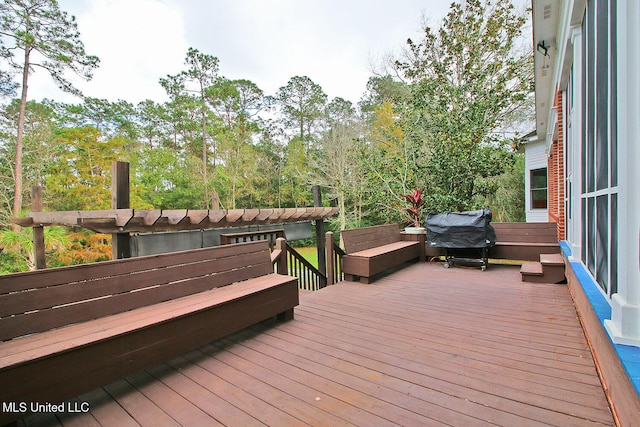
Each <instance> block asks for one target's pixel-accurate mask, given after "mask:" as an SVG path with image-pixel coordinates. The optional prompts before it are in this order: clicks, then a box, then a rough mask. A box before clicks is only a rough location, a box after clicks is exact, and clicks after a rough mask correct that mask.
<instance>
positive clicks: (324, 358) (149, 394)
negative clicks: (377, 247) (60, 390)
mask: <svg viewBox="0 0 640 427" xmlns="http://www.w3.org/2000/svg"><path fill="white" fill-rule="evenodd" d="M87 399H89V401H90V402H91V413H90V414H77V415H69V416H64V417H60V420H59V421H60V424H62V425H65V426H67V425H73V424H74V423H77V424H76V425H78V424H84V421H87V422H91V423H96V425H114V424H113V423H114V420H115V422H117V424H118V425H137V424H140V425H143V426H151V425H153V426H156V425H179V424H183V425H217V424H218V423H219V424H223V425H240V424H241V425H376V426H378V425H470V426H472V425H504V426H511V425H518V426H528V425H532V426H534V425H556V426H590V425H593V426H603V425H614V423H613V419H612V416H611V413H610V411H609V408H608V405H607V402H606V400H605V397H604V392H603V390H602V386H601V385H600V382H599V380H598V377H597V374H596V371H595V367H594V363H593V359H592V357H591V355H590V353H589V350H588V347H587V344H586V340H585V338H584V335H583V334H582V329H581V327H580V324H579V321H578V320H577V318H576V313H575V309H574V308H573V304H572V302H571V299H570V297H569V295H568V291H567V289H566V286H564V285H541V284H530V283H523V282H521V281H520V278H519V275H518V269H517V268H515V267H505V266H490V267H489V269H488V270H487V271H486V272H481V271H480V270H478V269H466V268H452V269H444V268H442V266H441V265H438V264H428V263H423V264H412V265H409V266H408V267H406V268H403V269H401V270H399V271H395V272H393V273H392V274H390V275H387V276H384V277H381V278H379V279H378V280H377V281H375V282H374V284H372V285H362V284H359V283H346V282H343V283H341V284H338V285H335V286H332V287H329V288H327V289H324V290H321V291H319V292H315V293H310V294H304V296H303V297H302V298H301V304H300V306H298V307H297V308H296V312H295V319H294V320H293V321H291V322H285V323H275V322H270V321H268V322H263V323H261V324H259V325H256V326H254V327H252V328H249V329H246V330H244V331H242V332H240V333H237V334H234V335H231V336H229V337H227V338H226V339H223V340H219V341H216V342H214V343H212V344H210V345H208V346H205V347H203V348H201V349H200V350H198V351H196V352H191V353H188V354H185V355H183V356H182V357H179V358H176V359H173V360H172V361H170V362H167V363H165V364H162V365H158V366H156V367H153V368H149V369H147V370H145V371H142V372H139V373H137V374H135V375H133V376H130V377H127V379H125V380H121V381H117V382H115V383H112V384H110V385H108V386H105V387H103V388H102V389H98V390H96V391H94V392H91V393H90V394H88V395H83V396H80V397H79V398H77V400H78V401H86V400H87ZM127 417H129V418H127ZM48 418H50V417H44V416H42V415H40V416H35V417H30V418H28V419H27V420H25V421H30V420H31V421H39V423H36V424H38V425H56V424H55V423H56V422H57V421H56V420H55V419H54V420H53V423H51V424H48V423H47V422H48V421H51V420H50V419H49V420H47V419H48ZM236 420H238V421H236ZM126 421H128V422H129V424H125V422H126ZM60 424H58V425H60ZM19 425H24V423H21V424H19Z"/></svg>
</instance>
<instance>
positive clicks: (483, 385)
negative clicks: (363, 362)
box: [266, 326, 601, 411]
mask: <svg viewBox="0 0 640 427" xmlns="http://www.w3.org/2000/svg"><path fill="white" fill-rule="evenodd" d="M337 328H339V326H337ZM266 333H269V332H266ZM378 338H379V337H372V339H371V340H370V342H374V343H375V342H378ZM345 340H348V343H347V345H351V346H352V347H351V348H349V347H347V350H346V351H348V352H350V353H352V354H358V357H365V358H375V357H380V356H377V354H376V352H377V351H376V350H375V349H372V350H370V353H362V351H360V350H359V349H360V348H365V346H366V341H363V342H362V343H361V342H356V337H347V338H345ZM332 345H334V346H335V343H334V344H332ZM396 345H397V342H390V343H388V345H387V346H385V348H388V347H394V346H396ZM396 348H398V347H396ZM401 351H402V349H401ZM409 351H410V350H409ZM399 357H400V356H399V355H398V354H390V355H389V360H390V363H399ZM428 358H429V357H428V356H427V355H425V353H422V354H419V355H418V356H417V357H411V355H408V356H405V360H402V359H400V361H401V362H400V364H401V365H402V366H406V365H408V364H410V363H412V361H413V360H415V361H416V362H415V364H416V366H415V367H414V368H413V369H414V370H415V371H416V372H421V373H422V372H426V375H431V376H430V377H429V378H425V379H424V380H423V381H421V383H425V384H429V383H431V382H432V381H434V378H439V380H440V381H442V383H441V384H440V385H439V386H438V389H440V388H445V387H447V386H448V385H449V384H455V383H456V382H461V381H462V382H461V385H462V386H463V387H469V388H471V389H476V390H485V391H486V390H487V388H492V387H491V385H492V384H495V388H500V390H499V394H503V395H504V396H505V398H509V399H513V398H514V396H518V395H520V396H521V398H522V399H523V401H525V402H526V401H530V402H531V401H532V399H534V398H536V396H535V394H532V393H533V392H535V391H536V387H531V385H530V384H529V383H527V382H526V381H523V380H521V379H519V378H511V379H510V381H511V382H512V381H517V382H519V383H520V389H519V390H518V389H514V388H513V385H512V384H509V385H508V386H506V385H502V384H501V383H497V384H496V381H497V380H496V377H495V374H487V373H484V372H482V371H480V370H477V369H468V368H467V363H466V361H465V360H464V359H459V358H458V359H457V363H458V365H457V367H455V366H454V367H453V368H452V367H450V366H447V365H446V364H447V363H448V362H447V359H446V358H444V359H442V360H434V361H433V364H434V365H437V367H430V366H428V365H427V366H424V363H425V362H424V361H425V360H426V359H428ZM450 358H457V356H456V355H453V356H451V357H450ZM430 368H431V369H430ZM408 380H410V379H408ZM532 388H533V391H532V390H531V389H532ZM537 388H538V390H539V393H549V391H550V389H549V387H544V386H539V387H537ZM595 391H596V392H598V391H600V392H601V390H598V389H596V390H595ZM448 392H449V393H453V392H452V391H450V390H449V391H448ZM558 393H559V394H560V395H565V394H568V393H569V394H571V393H572V391H567V390H561V391H558ZM458 395H460V392H458ZM462 396H463V397H464V394H462ZM541 396H542V397H541V398H542V399H544V400H543V401H542V402H537V403H536V402H535V401H534V403H536V404H542V405H544V404H546V405H552V406H557V407H558V410H560V411H562V410H567V409H571V408H567V405H566V404H565V403H562V402H561V401H559V400H558V398H557V397H555V396H551V397H547V396H546V395H544V394H541ZM573 397H574V400H576V401H578V402H583V401H584V400H590V399H591V396H590V395H586V394H583V393H580V394H575V395H574V396H573ZM538 399H540V397H538ZM596 403H597V401H596ZM483 404H486V402H483ZM581 407H582V403H580V404H579V405H578V408H581Z"/></svg>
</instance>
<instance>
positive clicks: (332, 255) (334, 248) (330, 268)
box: [325, 231, 346, 285]
mask: <svg viewBox="0 0 640 427" xmlns="http://www.w3.org/2000/svg"><path fill="white" fill-rule="evenodd" d="M325 250H326V258H327V284H328V285H333V284H334V283H338V282H341V281H343V280H344V273H343V272H342V257H343V256H345V255H346V254H345V252H344V251H343V250H342V248H340V246H338V245H336V244H335V242H334V241H333V232H331V231H329V232H327V234H326V240H325Z"/></svg>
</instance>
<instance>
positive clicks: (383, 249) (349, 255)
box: [340, 224, 425, 283]
mask: <svg viewBox="0 0 640 427" xmlns="http://www.w3.org/2000/svg"><path fill="white" fill-rule="evenodd" d="M340 234H341V235H342V241H343V243H344V248H345V252H346V255H345V256H344V257H343V258H342V271H343V272H344V277H345V280H348V281H356V280H358V278H359V279H360V282H362V283H370V282H371V280H372V277H373V276H375V275H376V274H378V273H381V272H383V271H385V270H388V269H390V268H392V267H395V266H398V265H400V264H402V263H404V262H407V261H411V260H413V259H416V258H419V259H420V260H421V261H424V259H425V235H424V234H405V233H401V232H400V229H399V228H398V226H397V225H395V224H387V225H377V226H373V227H364V228H357V229H353V230H344V231H341V232H340Z"/></svg>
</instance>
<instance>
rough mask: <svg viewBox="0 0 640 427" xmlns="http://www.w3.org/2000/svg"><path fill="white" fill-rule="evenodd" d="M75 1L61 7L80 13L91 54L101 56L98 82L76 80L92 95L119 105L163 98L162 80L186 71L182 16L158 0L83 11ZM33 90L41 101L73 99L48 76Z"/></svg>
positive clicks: (39, 76)
mask: <svg viewBox="0 0 640 427" xmlns="http://www.w3.org/2000/svg"><path fill="white" fill-rule="evenodd" d="M74 3H75V4H76V5H78V4H77V3H76V2H73V1H70V0H63V1H61V2H60V6H61V9H62V10H66V11H68V12H69V13H70V14H74V15H76V20H77V22H78V29H79V31H80V37H81V39H82V41H83V43H84V46H85V51H86V52H87V53H88V54H91V55H97V56H98V57H99V58H100V67H99V68H98V69H96V70H94V76H93V79H92V80H90V81H89V82H84V81H81V80H75V81H76V82H77V83H76V86H77V87H78V88H80V89H81V90H82V91H83V92H84V94H85V95H86V96H90V97H94V98H106V99H109V100H113V101H115V100H118V99H124V100H126V101H129V102H132V103H137V102H139V101H142V100H144V99H154V100H161V99H163V98H164V97H165V92H164V89H162V87H161V86H160V84H159V83H158V79H159V78H160V77H164V76H165V75H166V74H175V73H177V72H179V71H180V70H181V69H182V68H183V61H184V56H185V53H186V51H187V48H188V44H187V42H186V40H185V37H184V30H183V25H182V22H183V21H182V17H181V16H180V13H179V12H178V11H176V10H172V9H171V8H169V7H168V6H167V5H166V4H164V3H162V2H160V1H158V0H135V1H130V0H92V1H91V3H90V7H87V6H88V5H87V4H86V3H85V4H84V5H81V7H80V8H79V9H78V11H75V10H74V9H73V8H71V7H70V6H71V5H72V4H74ZM79 6H80V5H79ZM31 89H32V92H31V93H33V94H34V96H36V97H38V95H39V94H41V97H51V98H55V99H61V98H67V99H66V100H67V101H68V100H69V99H70V97H63V96H62V95H61V94H60V91H57V90H55V89H54V88H53V83H52V82H51V80H50V79H49V77H48V76H47V75H46V73H43V72H39V73H36V74H34V78H33V83H32V85H31V88H30V90H31ZM73 102H77V100H74V101H73Z"/></svg>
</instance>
